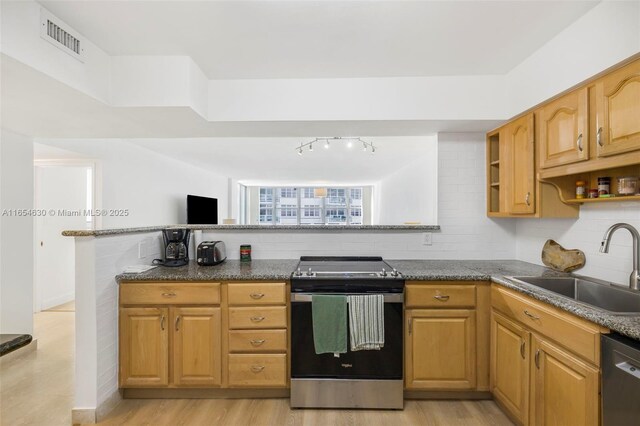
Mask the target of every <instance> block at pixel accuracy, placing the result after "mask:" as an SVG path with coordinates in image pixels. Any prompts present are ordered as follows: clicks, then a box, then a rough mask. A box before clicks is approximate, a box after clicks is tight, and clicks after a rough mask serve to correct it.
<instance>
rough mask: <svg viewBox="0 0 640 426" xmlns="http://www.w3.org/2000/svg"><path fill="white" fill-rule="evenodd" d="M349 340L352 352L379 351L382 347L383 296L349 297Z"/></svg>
mask: <svg viewBox="0 0 640 426" xmlns="http://www.w3.org/2000/svg"><path fill="white" fill-rule="evenodd" d="M348 303H349V340H350V341H351V350H352V351H363V350H380V349H382V347H383V346H384V296H383V295H382V294H367V295H358V296H349V298H348Z"/></svg>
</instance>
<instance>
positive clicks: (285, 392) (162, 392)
mask: <svg viewBox="0 0 640 426" xmlns="http://www.w3.org/2000/svg"><path fill="white" fill-rule="evenodd" d="M122 397H123V398H124V399H174V398H175V399H201V398H218V399H244V398H252V399H259V398H289V389H202V388H180V389H177V388H173V389H153V388H149V389H142V388H136V389H123V395H122Z"/></svg>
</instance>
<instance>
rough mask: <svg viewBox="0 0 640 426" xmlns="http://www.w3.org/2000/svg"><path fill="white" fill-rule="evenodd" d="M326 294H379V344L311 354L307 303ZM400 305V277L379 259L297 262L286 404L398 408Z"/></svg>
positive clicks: (400, 394) (400, 384)
mask: <svg viewBox="0 0 640 426" xmlns="http://www.w3.org/2000/svg"><path fill="white" fill-rule="evenodd" d="M327 294H330V295H336V294H341V295H361V294H382V295H383V298H384V305H383V306H384V346H383V347H382V348H381V349H380V350H361V351H351V350H347V353H342V354H340V356H335V355H334V354H331V353H323V354H316V353H315V350H314V336H313V325H312V322H313V314H312V309H311V305H312V303H311V300H312V298H313V296H314V295H327ZM403 301H404V278H403V277H402V274H400V273H399V272H398V271H396V270H395V269H393V268H392V267H391V266H389V264H387V263H386V262H385V261H383V260H382V258H381V257H302V258H300V263H299V265H298V268H297V269H296V271H295V272H294V273H293V274H292V277H291V406H292V407H332V408H384V409H402V408H403V404H404V403H403V356H402V354H403V350H402V349H403ZM348 335H349V334H348V333H347V336H348ZM347 347H349V345H348V346H347Z"/></svg>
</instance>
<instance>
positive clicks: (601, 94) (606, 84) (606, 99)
mask: <svg viewBox="0 0 640 426" xmlns="http://www.w3.org/2000/svg"><path fill="white" fill-rule="evenodd" d="M596 99H597V101H596V102H597V124H596V127H597V129H596V148H597V150H598V156H599V157H608V156H612V155H618V154H623V153H626V152H630V151H638V150H640V60H637V61H635V62H632V63H630V64H629V65H627V66H625V67H623V68H621V69H619V70H617V71H614V72H612V73H610V74H608V75H606V76H604V77H602V78H601V79H600V80H599V81H598V82H597V83H596Z"/></svg>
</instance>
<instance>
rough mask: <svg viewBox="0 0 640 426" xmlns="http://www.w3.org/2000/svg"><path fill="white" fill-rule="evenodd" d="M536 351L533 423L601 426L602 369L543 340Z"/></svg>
mask: <svg viewBox="0 0 640 426" xmlns="http://www.w3.org/2000/svg"><path fill="white" fill-rule="evenodd" d="M532 349H533V354H534V355H533V357H534V364H533V368H532V381H531V394H532V407H533V409H532V410H531V424H532V425H547V426H564V425H585V426H589V425H598V424H599V411H600V410H599V406H600V398H599V393H598V385H599V381H598V379H599V373H598V370H597V369H596V368H594V367H592V366H590V365H589V364H587V363H585V362H583V361H581V360H580V359H578V358H577V357H575V356H573V355H571V354H570V353H568V352H566V351H565V350H563V349H561V348H560V347H559V346H557V345H554V344H552V343H550V342H548V341H545V340H544V339H543V338H539V337H536V336H534V338H533V345H532Z"/></svg>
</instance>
